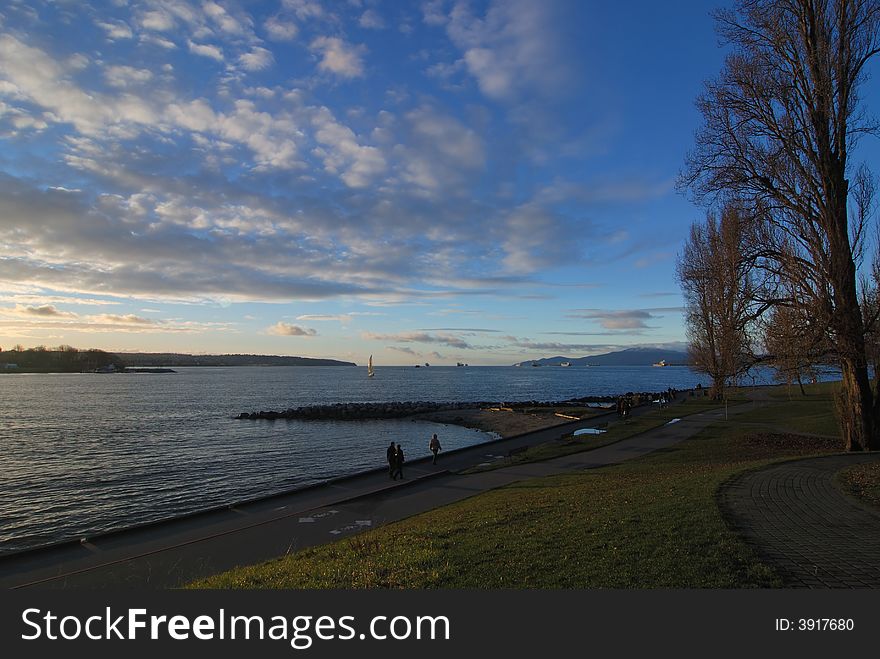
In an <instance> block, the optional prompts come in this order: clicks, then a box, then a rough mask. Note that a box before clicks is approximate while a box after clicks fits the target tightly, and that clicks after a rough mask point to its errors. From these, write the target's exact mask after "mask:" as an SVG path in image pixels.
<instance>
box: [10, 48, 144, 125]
mask: <svg viewBox="0 0 880 659" xmlns="http://www.w3.org/2000/svg"><path fill="white" fill-rule="evenodd" d="M0 80H4V81H5V89H0V93H3V92H4V91H5V93H6V94H8V95H11V96H13V97H15V98H17V99H26V100H28V101H30V102H32V103H34V104H36V105H39V106H41V107H43V108H44V109H45V110H47V111H48V114H47V113H44V114H43V116H44V117H45V116H51V117H52V118H53V120H54V121H55V122H61V123H70V124H72V125H73V126H74V127H75V128H76V129H77V130H78V131H79V132H81V133H84V134H87V135H101V134H105V133H106V131H111V132H116V133H124V132H125V131H126V130H128V127H129V126H131V125H140V126H143V125H151V124H153V123H155V121H156V115H155V112H154V111H153V110H152V108H150V107H149V105H148V104H146V103H144V102H143V101H142V100H141V99H139V98H137V97H135V96H131V95H125V94H123V95H120V96H117V97H111V96H106V95H102V94H96V93H87V92H84V91H83V90H81V89H80V88H79V87H77V86H76V85H75V84H74V83H73V82H72V81H71V80H70V71H68V70H67V69H65V67H64V66H63V65H61V64H59V63H58V62H56V61H55V60H54V59H52V58H51V57H49V56H48V55H47V54H46V53H45V52H43V51H42V50H40V49H38V48H34V47H32V46H29V45H27V44H25V43H23V42H21V41H19V40H18V39H16V38H15V37H11V36H9V35H0Z"/></svg>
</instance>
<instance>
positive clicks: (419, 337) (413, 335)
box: [363, 332, 472, 350]
mask: <svg viewBox="0 0 880 659" xmlns="http://www.w3.org/2000/svg"><path fill="white" fill-rule="evenodd" d="M363 337H364V338H365V339H369V340H371V341H395V342H397V343H439V344H442V345H446V346H449V347H450V348H459V349H461V350H469V349H471V348H472V346H471V345H470V344H469V343H467V342H466V341H465V340H464V339H462V338H460V337H457V336H454V335H452V334H428V333H426V332H399V333H397V334H374V333H373V332H364V334H363Z"/></svg>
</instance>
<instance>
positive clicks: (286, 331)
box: [266, 321, 318, 336]
mask: <svg viewBox="0 0 880 659" xmlns="http://www.w3.org/2000/svg"><path fill="white" fill-rule="evenodd" d="M266 332H267V333H269V334H272V335H274V336H316V335H317V334H318V332H317V331H315V330H313V329H311V328H307V327H300V326H299V325H291V324H290V323H285V322H282V321H278V322H277V323H275V324H274V325H272V327H270V328H268V329H267V330H266Z"/></svg>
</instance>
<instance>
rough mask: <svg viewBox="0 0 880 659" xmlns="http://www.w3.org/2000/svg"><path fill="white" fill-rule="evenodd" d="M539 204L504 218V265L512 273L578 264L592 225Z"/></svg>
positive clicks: (510, 213) (531, 203) (518, 210)
mask: <svg viewBox="0 0 880 659" xmlns="http://www.w3.org/2000/svg"><path fill="white" fill-rule="evenodd" d="M578 224H579V226H574V222H573V221H572V219H571V218H570V217H568V216H564V215H561V214H559V213H557V212H555V211H554V210H553V209H552V208H548V207H546V206H543V205H541V204H537V203H533V202H530V203H526V204H523V205H521V206H519V207H518V208H515V209H513V210H512V211H510V212H509V213H508V214H507V216H506V217H504V218H503V220H502V224H501V226H502V227H503V235H502V236H499V238H500V239H501V241H502V243H501V244H502V246H503V249H504V253H505V255H504V259H503V262H504V265H505V267H506V269H507V271H508V272H511V273H531V272H535V271H538V270H542V269H545V268H551V267H554V266H559V265H563V264H565V263H571V262H574V261H577V260H579V259H580V258H581V255H582V243H583V241H584V238H585V236H586V235H588V231H587V229H588V228H589V225H588V223H587V222H580V223H578Z"/></svg>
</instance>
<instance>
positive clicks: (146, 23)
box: [140, 10, 174, 32]
mask: <svg viewBox="0 0 880 659" xmlns="http://www.w3.org/2000/svg"><path fill="white" fill-rule="evenodd" d="M140 24H141V27H142V28H144V29H145V30H157V31H159V32H166V31H168V30H171V29H172V28H173V27H174V19H173V18H172V17H171V16H170V15H168V14H166V13H165V12H164V11H161V10H154V11H147V12H144V13H143V14H141V17H140Z"/></svg>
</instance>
